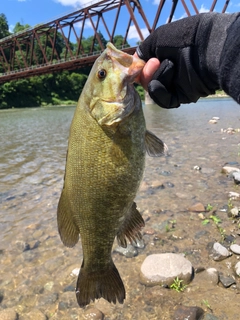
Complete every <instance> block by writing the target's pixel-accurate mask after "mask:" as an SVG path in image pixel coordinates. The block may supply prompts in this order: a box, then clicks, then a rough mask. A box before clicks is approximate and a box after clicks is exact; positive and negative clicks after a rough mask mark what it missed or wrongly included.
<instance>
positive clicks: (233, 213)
mask: <svg viewBox="0 0 240 320" xmlns="http://www.w3.org/2000/svg"><path fill="white" fill-rule="evenodd" d="M228 216H229V217H234V218H236V217H238V216H239V208H238V207H234V208H232V209H231V210H230V211H229V214H228Z"/></svg>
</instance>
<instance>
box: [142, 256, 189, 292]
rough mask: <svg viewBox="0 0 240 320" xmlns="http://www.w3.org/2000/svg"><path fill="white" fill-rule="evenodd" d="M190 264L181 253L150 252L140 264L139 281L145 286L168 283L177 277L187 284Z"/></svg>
mask: <svg viewBox="0 0 240 320" xmlns="http://www.w3.org/2000/svg"><path fill="white" fill-rule="evenodd" d="M192 271H193V268H192V264H191V262H190V261H189V260H187V259H186V258H184V257H183V256H182V255H179V254H175V253H162V254H151V255H149V256H148V257H147V258H146V259H145V260H144V261H143V264H142V266H141V272H140V279H141V283H143V284H145V285H147V286H154V285H168V286H170V285H171V284H172V283H173V281H174V280H175V279H176V278H177V277H178V279H179V280H183V283H184V284H187V283H189V282H190V281H191V279H192Z"/></svg>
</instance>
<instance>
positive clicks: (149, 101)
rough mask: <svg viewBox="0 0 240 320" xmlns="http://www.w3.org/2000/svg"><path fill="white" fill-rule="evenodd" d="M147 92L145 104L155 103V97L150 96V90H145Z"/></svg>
mask: <svg viewBox="0 0 240 320" xmlns="http://www.w3.org/2000/svg"><path fill="white" fill-rule="evenodd" d="M144 93H145V104H146V105H147V104H154V103H155V102H154V101H153V99H152V98H151V97H150V95H149V93H148V91H144Z"/></svg>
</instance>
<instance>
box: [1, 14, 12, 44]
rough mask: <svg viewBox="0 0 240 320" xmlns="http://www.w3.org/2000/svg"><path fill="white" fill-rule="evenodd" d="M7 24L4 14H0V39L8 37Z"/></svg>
mask: <svg viewBox="0 0 240 320" xmlns="http://www.w3.org/2000/svg"><path fill="white" fill-rule="evenodd" d="M8 29H9V28H8V22H7V18H6V16H5V14H4V13H1V14H0V39H2V38H5V37H7V36H9V35H10V32H9V31H8Z"/></svg>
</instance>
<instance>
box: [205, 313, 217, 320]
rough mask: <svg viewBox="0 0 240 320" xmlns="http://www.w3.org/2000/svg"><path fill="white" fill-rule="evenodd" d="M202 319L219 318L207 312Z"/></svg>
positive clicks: (211, 319)
mask: <svg viewBox="0 0 240 320" xmlns="http://www.w3.org/2000/svg"><path fill="white" fill-rule="evenodd" d="M203 320H219V318H218V317H216V316H214V315H213V314H210V313H207V314H206V315H205V317H204V318H203Z"/></svg>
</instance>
